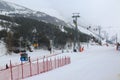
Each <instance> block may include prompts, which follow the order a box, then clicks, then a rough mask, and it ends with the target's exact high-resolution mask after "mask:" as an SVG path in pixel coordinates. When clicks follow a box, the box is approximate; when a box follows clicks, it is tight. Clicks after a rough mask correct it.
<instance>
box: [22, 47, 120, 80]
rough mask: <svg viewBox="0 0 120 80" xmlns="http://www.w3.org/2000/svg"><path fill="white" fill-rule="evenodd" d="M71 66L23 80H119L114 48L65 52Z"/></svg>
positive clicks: (119, 67)
mask: <svg viewBox="0 0 120 80" xmlns="http://www.w3.org/2000/svg"><path fill="white" fill-rule="evenodd" d="M61 55H62V56H63V55H65V56H70V57H71V64H68V65H66V66H63V67H60V68H57V69H54V70H52V71H49V72H46V73H42V74H39V75H36V76H32V77H29V78H26V79H24V80H120V51H116V50H115V46H108V47H107V46H95V45H94V46H88V47H86V48H85V50H84V52H81V53H80V52H78V53H73V52H67V53H63V54H61Z"/></svg>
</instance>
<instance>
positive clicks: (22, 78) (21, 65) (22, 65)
mask: <svg viewBox="0 0 120 80" xmlns="http://www.w3.org/2000/svg"><path fill="white" fill-rule="evenodd" d="M21 68H22V79H23V78H24V77H23V62H22V61H21Z"/></svg>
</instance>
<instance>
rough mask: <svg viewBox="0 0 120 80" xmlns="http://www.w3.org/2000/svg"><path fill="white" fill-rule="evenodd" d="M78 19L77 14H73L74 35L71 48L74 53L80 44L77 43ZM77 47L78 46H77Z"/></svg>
mask: <svg viewBox="0 0 120 80" xmlns="http://www.w3.org/2000/svg"><path fill="white" fill-rule="evenodd" d="M78 17H80V16H79V13H73V16H72V18H73V23H74V24H75V33H74V47H73V50H74V51H77V50H76V47H78V48H79V47H80V42H79V33H78V31H79V30H78V26H77V18H78ZM77 45H78V46H77Z"/></svg>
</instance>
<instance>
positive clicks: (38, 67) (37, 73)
mask: <svg viewBox="0 0 120 80" xmlns="http://www.w3.org/2000/svg"><path fill="white" fill-rule="evenodd" d="M37 74H39V63H38V58H37Z"/></svg>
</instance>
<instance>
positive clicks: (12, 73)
mask: <svg viewBox="0 0 120 80" xmlns="http://www.w3.org/2000/svg"><path fill="white" fill-rule="evenodd" d="M10 73H11V80H13V72H12V63H11V60H10Z"/></svg>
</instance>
